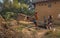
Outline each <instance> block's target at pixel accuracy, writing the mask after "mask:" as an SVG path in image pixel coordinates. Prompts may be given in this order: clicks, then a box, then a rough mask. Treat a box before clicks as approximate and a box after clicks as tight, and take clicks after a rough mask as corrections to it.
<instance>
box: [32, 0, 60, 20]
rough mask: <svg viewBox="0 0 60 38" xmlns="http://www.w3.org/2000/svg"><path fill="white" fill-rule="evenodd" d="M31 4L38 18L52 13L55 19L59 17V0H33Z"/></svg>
mask: <svg viewBox="0 0 60 38" xmlns="http://www.w3.org/2000/svg"><path fill="white" fill-rule="evenodd" d="M33 4H34V6H35V12H37V16H38V20H43V17H44V16H46V17H48V15H52V16H53V18H54V19H55V20H56V19H60V0H33Z"/></svg>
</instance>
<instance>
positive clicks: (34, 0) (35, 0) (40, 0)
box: [33, 0, 48, 3]
mask: <svg viewBox="0 0 60 38" xmlns="http://www.w3.org/2000/svg"><path fill="white" fill-rule="evenodd" d="M42 1H48V0H33V3H36V2H42Z"/></svg>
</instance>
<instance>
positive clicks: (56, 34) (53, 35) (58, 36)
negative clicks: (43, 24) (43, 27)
mask: <svg viewBox="0 0 60 38" xmlns="http://www.w3.org/2000/svg"><path fill="white" fill-rule="evenodd" d="M43 38H60V30H58V29H57V30H56V31H53V30H49V31H48V32H47V33H46V34H45V35H44V37H43Z"/></svg>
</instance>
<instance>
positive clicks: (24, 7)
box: [0, 0, 34, 19]
mask: <svg viewBox="0 0 60 38" xmlns="http://www.w3.org/2000/svg"><path fill="white" fill-rule="evenodd" d="M3 1H4V3H3V5H4V9H3V11H2V12H1V13H0V14H1V15H2V16H3V17H4V18H5V19H10V17H11V16H16V15H17V14H18V13H23V14H26V15H30V16H31V15H33V14H34V11H33V9H32V10H29V5H28V4H27V3H26V1H25V0H21V1H20V2H18V0H13V4H11V3H9V2H8V1H9V0H3ZM12 13H14V14H15V15H12Z"/></svg>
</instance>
